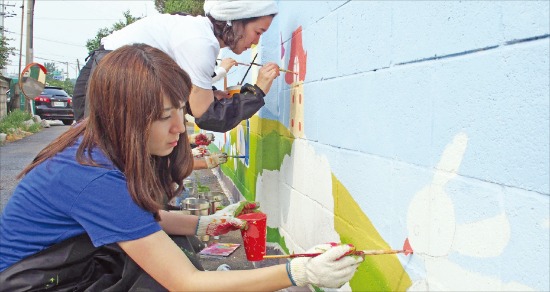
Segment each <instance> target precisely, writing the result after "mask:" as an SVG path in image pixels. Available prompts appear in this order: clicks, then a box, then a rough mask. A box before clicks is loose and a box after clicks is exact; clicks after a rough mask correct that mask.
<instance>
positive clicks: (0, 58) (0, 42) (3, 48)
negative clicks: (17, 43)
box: [0, 26, 15, 69]
mask: <svg viewBox="0 0 550 292" xmlns="http://www.w3.org/2000/svg"><path fill="white" fill-rule="evenodd" d="M0 30H1V31H2V36H1V37H0V69H4V68H6V65H7V64H8V60H9V58H10V56H13V55H15V53H14V52H15V48H13V47H10V46H9V45H8V41H9V40H10V39H8V38H6V37H5V36H4V33H3V31H4V27H1V26H0Z"/></svg>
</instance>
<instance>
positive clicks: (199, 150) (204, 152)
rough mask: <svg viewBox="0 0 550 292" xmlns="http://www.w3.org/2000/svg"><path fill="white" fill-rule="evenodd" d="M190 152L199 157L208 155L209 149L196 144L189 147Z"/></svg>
mask: <svg viewBox="0 0 550 292" xmlns="http://www.w3.org/2000/svg"><path fill="white" fill-rule="evenodd" d="M191 154H193V157H195V158H200V157H203V156H206V155H210V151H208V149H207V148H206V146H198V147H195V148H192V149H191Z"/></svg>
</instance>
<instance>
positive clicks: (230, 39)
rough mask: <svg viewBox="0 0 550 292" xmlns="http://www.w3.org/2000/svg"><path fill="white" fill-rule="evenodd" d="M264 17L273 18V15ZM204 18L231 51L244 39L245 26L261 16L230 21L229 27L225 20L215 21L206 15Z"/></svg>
mask: <svg viewBox="0 0 550 292" xmlns="http://www.w3.org/2000/svg"><path fill="white" fill-rule="evenodd" d="M265 16H272V17H274V16H275V14H271V15H265ZM206 17H208V19H210V22H212V25H213V26H214V35H215V36H216V37H217V38H218V39H220V40H222V41H223V42H224V43H225V45H226V46H228V47H229V48H230V49H231V50H233V49H235V46H236V45H237V42H238V41H239V40H240V39H242V38H243V37H244V36H243V33H244V27H245V26H246V24H247V23H249V22H252V21H254V20H256V19H258V18H260V17H263V16H260V17H250V18H243V19H236V20H232V21H231V25H228V24H227V21H225V20H224V21H221V20H216V19H214V18H213V17H212V16H210V15H207V16H206Z"/></svg>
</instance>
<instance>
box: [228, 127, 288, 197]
mask: <svg viewBox="0 0 550 292" xmlns="http://www.w3.org/2000/svg"><path fill="white" fill-rule="evenodd" d="M244 124H245V122H242V123H241V125H244ZM243 128H244V126H243ZM250 132H251V133H250V134H249V139H250V145H249V147H250V149H249V153H250V157H249V160H248V166H246V165H244V163H243V162H242V161H241V159H237V168H236V169H235V168H234V161H233V160H234V159H233V158H230V159H229V161H228V162H227V163H225V164H222V165H221V170H222V172H223V173H224V175H226V176H227V177H229V178H230V179H231V180H232V181H233V183H234V184H235V187H236V188H237V189H238V190H239V192H240V193H241V194H242V195H243V197H245V198H246V199H247V200H249V201H254V200H255V199H256V181H257V179H258V176H259V175H261V173H262V171H263V170H264V169H265V170H279V169H280V167H281V164H282V162H283V159H284V157H285V156H286V155H290V152H291V149H292V142H293V141H294V138H293V136H292V134H291V133H290V132H289V131H288V129H287V128H285V126H284V125H282V124H281V123H279V121H274V120H268V119H261V118H259V117H258V116H253V117H252V118H251V119H250ZM229 135H230V137H231V143H232V144H235V143H236V141H237V130H232V131H231V132H230V133H229ZM224 151H228V149H224Z"/></svg>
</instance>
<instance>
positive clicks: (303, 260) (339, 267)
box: [287, 243, 364, 288]
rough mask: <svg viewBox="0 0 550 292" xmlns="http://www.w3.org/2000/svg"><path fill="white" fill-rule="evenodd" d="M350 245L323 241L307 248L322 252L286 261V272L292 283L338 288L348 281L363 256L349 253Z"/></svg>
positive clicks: (313, 251)
mask: <svg viewBox="0 0 550 292" xmlns="http://www.w3.org/2000/svg"><path fill="white" fill-rule="evenodd" d="M351 249H352V247H351V246H349V245H347V244H343V245H336V246H332V245H331V244H328V243H325V244H321V245H317V246H315V247H313V248H312V249H310V250H308V251H307V253H322V254H321V255H318V256H316V257H313V258H311V257H300V258H294V259H292V260H291V261H290V262H288V263H287V272H288V276H289V278H290V280H291V282H292V284H294V285H296V286H307V285H308V284H313V285H315V286H317V287H326V288H340V287H342V286H343V285H344V284H345V283H347V282H349V280H351V278H352V277H353V275H354V274H355V271H356V270H357V267H358V266H359V264H360V263H362V262H363V260H364V259H363V257H361V256H355V255H349V256H346V253H348V252H350V250H351Z"/></svg>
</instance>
